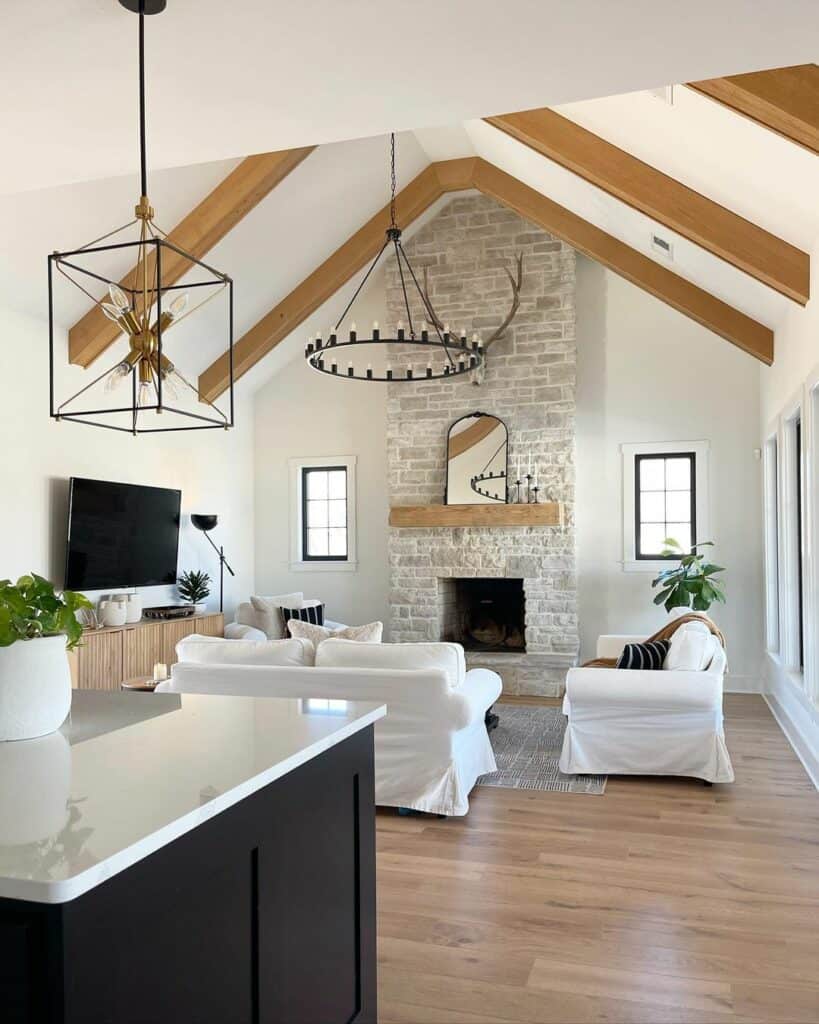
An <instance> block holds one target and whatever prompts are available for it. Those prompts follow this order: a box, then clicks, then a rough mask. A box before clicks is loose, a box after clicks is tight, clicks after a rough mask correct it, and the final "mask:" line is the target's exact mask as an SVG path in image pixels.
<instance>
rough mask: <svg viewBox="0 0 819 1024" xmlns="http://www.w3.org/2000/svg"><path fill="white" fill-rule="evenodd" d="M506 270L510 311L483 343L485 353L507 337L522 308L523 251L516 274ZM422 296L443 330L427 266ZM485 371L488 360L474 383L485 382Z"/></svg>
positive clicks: (433, 319) (434, 321) (518, 258)
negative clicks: (508, 329)
mask: <svg viewBox="0 0 819 1024" xmlns="http://www.w3.org/2000/svg"><path fill="white" fill-rule="evenodd" d="M504 270H505V271H506V276H507V277H508V278H509V283H510V284H511V286H512V304H511V305H510V307H509V312H508V313H507V314H506V316H505V317H504V320H503V323H502V324H501V325H500V327H498V328H497V329H496V330H494V331H493V332H492V335H491V337H489V338H487V340H486V341H485V342H484V343H483V351H484V353H486V351H487V350H488V349H489V346H490V345H491V344H492V342H493V341H500V340H501V339H502V338H503V337H505V335H506V329H507V327H508V326H509V325H510V324H511V323H512V321H513V320H514V319H515V314H516V313H517V311H518V309H519V308H520V289H521V286H522V285H523V253H522V252H520V253H518V255H517V256H516V257H515V271H516V272H515V273H514V274H513V273H512V271H511V270H510V269H509V268H508V267H505V268H504ZM421 296H422V298H423V300H424V305H425V306H426V309H427V314H428V315H429V317H430V319H431V321H432V324H433V326H434V327H435V328H436V329H437V330H439V331H443V330H444V329H445V326H446V325H445V324H444V323H443V321H442V320H441V319H440V318H439V316H438V314H437V313H436V312H435V308H434V307H433V305H432V301H431V299H430V297H429V271H428V268H427V267H424V287H423V288H422V289H421ZM485 373H486V362H484V363H482V364H481V366H479V367H478V369H477V373H476V374H475V375H474V376H473V378H472V383H473V384H483V381H484V375H485Z"/></svg>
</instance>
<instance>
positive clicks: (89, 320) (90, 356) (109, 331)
mask: <svg viewBox="0 0 819 1024" xmlns="http://www.w3.org/2000/svg"><path fill="white" fill-rule="evenodd" d="M314 148H315V147H314V146H307V147H304V148H302V149H285V150H281V151H280V152H277V153H260V154H258V155H257V156H249V157H247V158H246V159H244V160H243V161H242V162H241V163H240V164H239V165H238V166H237V167H235V168H234V169H233V170H232V171H231V172H230V174H229V175H228V176H227V177H226V178H225V179H224V181H221V182H220V183H219V184H218V185H217V186H216V188H215V189H214V190H213V191H212V192H211V193H210V194H209V195H207V196H206V197H205V198H204V199H203V200H202V202H201V203H199V205H198V206H197V207H196V208H195V209H193V210H192V211H191V212H190V213H189V214H188V215H187V217H185V218H184V220H181V221H180V222H179V224H177V225H176V227H175V228H174V229H173V231H171V232H170V233H169V235H168V238H169V239H170V241H172V242H173V243H174V244H175V245H178V246H179V247H180V248H182V249H185V250H186V251H187V252H189V253H190V254H191V255H192V256H195V257H197V259H202V258H203V257H204V256H205V255H206V253H207V252H208V251H209V250H210V249H212V248H213V246H214V245H216V243H217V242H219V241H220V240H221V239H222V238H224V237H225V235H226V234H227V233H228V232H229V231H230V230H231V229H232V228H234V227H235V226H236V225H237V224H238V223H239V221H240V220H242V219H243V218H244V217H245V216H246V215H247V214H248V213H249V212H250V211H251V210H252V209H253V208H254V207H255V206H256V205H257V203H259V202H261V200H262V199H264V197H265V196H266V195H268V194H269V193H270V192H271V191H272V190H273V189H274V188H275V187H276V185H278V184H279V182H280V181H282V180H283V179H284V178H286V177H287V175H288V174H289V173H290V172H291V171H292V170H294V168H296V167H298V165H299V164H300V163H301V162H302V160H304V159H305V157H307V156H309V154H310V153H312V151H313V149H314ZM190 266H191V264H190V261H189V260H186V259H185V258H184V257H183V256H180V255H178V254H177V253H174V252H172V251H169V252H168V253H167V254H165V255H164V256H163V260H162V283H163V285H166V286H167V285H172V284H175V283H176V282H177V281H178V280H179V279H180V278H181V277H182V276H183V274H185V273H186V271H188V270H189V269H190ZM152 274H153V263H152V262H149V266H148V276H149V278H150V277H151V276H152ZM135 280H136V268H133V269H132V270H130V271H129V272H128V273H127V274H126V275H125V277H124V278H123V279H122V282H121V283H122V286H123V287H124V288H130V287H132V286H133V284H134V282H135ZM120 333H121V332H120V330H119V327H118V326H117V324H115V323H113V322H112V321H111V320H109V319H108V318H107V317H106V316H105V315H104V314H103V312H102V310H100V308H99V307H98V306H92V308H91V309H90V310H89V311H88V312H87V313H86V314H85V315H84V316H83V317H82V319H80V320H78V321H77V323H76V324H74V326H73V327H72V328H71V330H70V331H69V332H68V358H69V362H71V363H76V364H77V365H79V366H85V367H87V366H89V365H90V364H91V363H92V362H93V361H94V360H95V359H96V358H97V357H98V356H100V355H102V353H103V352H104V351H105V350H106V349H107V348H108V347H109V346H110V345H111V344H113V342H115V341H116V340H117V338H118V337H119V336H120Z"/></svg>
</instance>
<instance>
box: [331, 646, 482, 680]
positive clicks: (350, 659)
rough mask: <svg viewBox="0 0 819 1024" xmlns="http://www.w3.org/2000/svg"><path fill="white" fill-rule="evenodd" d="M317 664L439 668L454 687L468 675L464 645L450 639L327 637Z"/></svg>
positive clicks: (388, 667)
mask: <svg viewBox="0 0 819 1024" xmlns="http://www.w3.org/2000/svg"><path fill="white" fill-rule="evenodd" d="M316 665H317V666H319V667H321V668H380V669H396V670H399V671H406V670H408V669H409V670H412V669H430V668H433V669H435V668H437V669H441V670H443V671H444V672H446V676H447V680H448V682H449V686H450V688H451V689H456V688H457V687H459V686H460V685H461V684H462V683H463V681H464V678H465V676H466V661H465V659H464V649H463V647H461V645H460V644H450V643H417V644H351V643H348V642H347V641H345V640H341V639H339V640H336V639H333V640H325V641H324V643H323V644H321V646H319V647H318V648H317V649H316Z"/></svg>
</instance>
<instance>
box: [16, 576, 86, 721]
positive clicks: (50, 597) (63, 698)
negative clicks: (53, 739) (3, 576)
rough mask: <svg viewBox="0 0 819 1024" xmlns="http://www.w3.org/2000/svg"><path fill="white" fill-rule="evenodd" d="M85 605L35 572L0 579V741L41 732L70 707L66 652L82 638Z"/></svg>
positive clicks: (64, 714)
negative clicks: (81, 613) (80, 614)
mask: <svg viewBox="0 0 819 1024" xmlns="http://www.w3.org/2000/svg"><path fill="white" fill-rule="evenodd" d="M90 607H91V602H90V601H89V600H88V598H86V597H84V596H83V595H82V594H75V593H74V592H73V591H71V590H64V591H63V592H62V593H61V594H57V593H56V592H55V590H54V587H53V585H52V584H51V583H49V581H48V580H47V579H44V578H43V577H42V576H38V575H37V574H36V573H31V574H30V575H28V576H21V577H20V578H19V579H18V580H17V582H16V583H12V582H11V580H0V741H3V740H24V739H33V738H34V737H35V736H45V735H46V734H47V733H50V732H54V731H55V730H56V729H59V727H60V726H61V725H62V724H63V722H64V721H65V718H66V715H67V714H68V712H69V710H70V708H71V673H70V671H69V667H68V657H67V655H66V651H67V650H71V649H73V648H74V647H76V646H77V644H78V643H79V642H80V639H81V637H82V626H81V625H80V623H79V622H78V620H77V616H76V613H77V611H78V610H79V609H80V608H90Z"/></svg>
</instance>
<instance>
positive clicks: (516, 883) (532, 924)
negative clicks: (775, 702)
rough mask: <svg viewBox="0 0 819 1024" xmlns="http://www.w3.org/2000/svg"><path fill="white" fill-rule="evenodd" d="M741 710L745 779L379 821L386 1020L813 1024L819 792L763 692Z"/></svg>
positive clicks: (481, 798)
mask: <svg viewBox="0 0 819 1024" xmlns="http://www.w3.org/2000/svg"><path fill="white" fill-rule="evenodd" d="M500 710H501V713H502V708H501V709H500ZM725 710H726V734H727V740H728V748H729V750H730V752H731V757H732V759H733V762H734V770H735V772H736V776H737V781H736V783H734V784H733V785H731V786H714V787H712V788H710V789H709V788H707V787H705V786H703V785H702V784H701V783H697V782H694V781H689V780H674V779H648V778H646V779H637V778H632V779H625V778H610V779H609V782H608V787H607V789H606V793H605V795H603V796H588V795H585V794H568V793H541V792H522V791H521V792H519V791H515V790H508V789H492V788H488V787H487V788H478V789H476V790H474V791H473V793H472V796H471V797H470V803H471V810H470V813H469V814H468V815H467V817H465V818H455V819H448V820H443V821H441V820H437V819H434V818H425V817H410V818H400V817H398V816H397V814H396V813H395V812H394V811H389V810H384V811H379V813H378V819H377V829H378V901H379V986H380V1008H379V1020H380V1022H381V1024H493V1022H501V1021H503V1022H510V1021H514V1022H527V1024H529V1022H530V1024H541V1022H544V1024H545V1022H560V1024H581V1022H592V1021H594V1022H606V1024H665V1022H669V1024H670V1022H674V1024H683V1022H701V1024H703V1022H704V1024H731V1022H737V1024H740V1022H743V1024H744V1022H754V1021H761V1022H765V1024H780V1022H781V1024H788V1022H805V1024H816V1022H817V1021H819V794H817V792H816V790H815V789H814V787H813V785H812V784H811V782H810V780H809V779H808V777H807V775H806V773H805V771H804V769H803V768H802V765H801V764H800V763H799V761H798V759H797V758H796V755H795V754H794V753H793V752H792V750H791V748H790V746H789V745H788V743H787V741H786V740H785V737H784V736H783V735H782V733H781V732H780V730H779V728H778V726H777V725H776V723H775V722H774V719H773V717H772V716H771V714H770V712H769V710H768V708H767V705H766V704H765V703H764V701H763V700H762V698H761V697H757V696H745V695H728V696H727V697H726V708H725Z"/></svg>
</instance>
